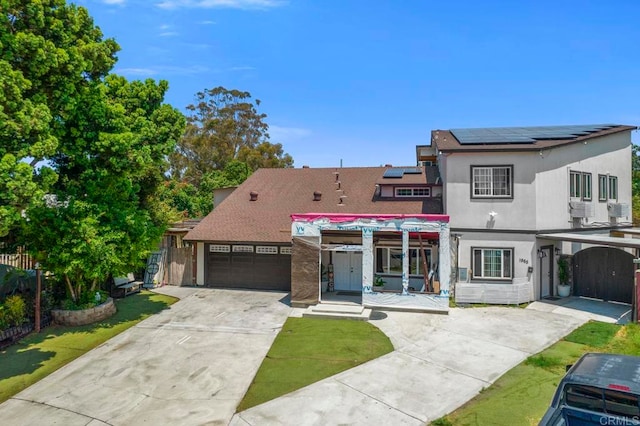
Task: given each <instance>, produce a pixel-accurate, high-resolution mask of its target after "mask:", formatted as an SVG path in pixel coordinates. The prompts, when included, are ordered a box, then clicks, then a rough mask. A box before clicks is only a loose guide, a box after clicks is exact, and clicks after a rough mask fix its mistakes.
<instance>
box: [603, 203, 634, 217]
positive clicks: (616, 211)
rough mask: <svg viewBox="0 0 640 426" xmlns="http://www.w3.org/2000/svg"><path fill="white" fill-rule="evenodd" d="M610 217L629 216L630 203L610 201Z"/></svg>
mask: <svg viewBox="0 0 640 426" xmlns="http://www.w3.org/2000/svg"><path fill="white" fill-rule="evenodd" d="M607 208H608V209H609V217H627V216H629V204H626V203H609V204H608V205H607Z"/></svg>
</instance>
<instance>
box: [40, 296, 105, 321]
mask: <svg viewBox="0 0 640 426" xmlns="http://www.w3.org/2000/svg"><path fill="white" fill-rule="evenodd" d="M115 313H116V305H115V303H113V299H112V298H108V299H107V301H106V302H104V303H103V304H101V305H98V306H96V307H93V308H91V309H81V310H77V311H66V310H62V309H54V310H52V311H51V315H52V317H53V322H55V323H56V324H59V325H68V326H76V325H85V324H91V323H94V322H98V321H101V320H103V319H106V318H109V317H110V316H112V315H113V314H115Z"/></svg>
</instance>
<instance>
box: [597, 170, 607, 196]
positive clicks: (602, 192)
mask: <svg viewBox="0 0 640 426" xmlns="http://www.w3.org/2000/svg"><path fill="white" fill-rule="evenodd" d="M608 182H609V181H608V178H607V175H598V200H600V201H607V194H608V193H609V191H607V186H608Z"/></svg>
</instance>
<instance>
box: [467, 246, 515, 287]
mask: <svg viewBox="0 0 640 426" xmlns="http://www.w3.org/2000/svg"><path fill="white" fill-rule="evenodd" d="M472 253H473V267H472V269H473V278H482V279H511V278H513V272H512V271H513V249H510V248H475V247H474V248H473V249H472Z"/></svg>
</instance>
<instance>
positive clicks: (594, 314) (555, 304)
mask: <svg viewBox="0 0 640 426" xmlns="http://www.w3.org/2000/svg"><path fill="white" fill-rule="evenodd" d="M527 309H535V310H537V311H542V312H552V313H554V314H561V315H569V316H572V317H576V318H583V319H585V320H594V321H602V322H608V323H613V324H627V323H628V322H630V321H631V305H627V304H624V303H610V302H603V301H601V300H595V299H587V298H584V297H564V298H560V299H556V300H553V299H543V300H538V301H535V302H533V303H530V304H529V306H527Z"/></svg>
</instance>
